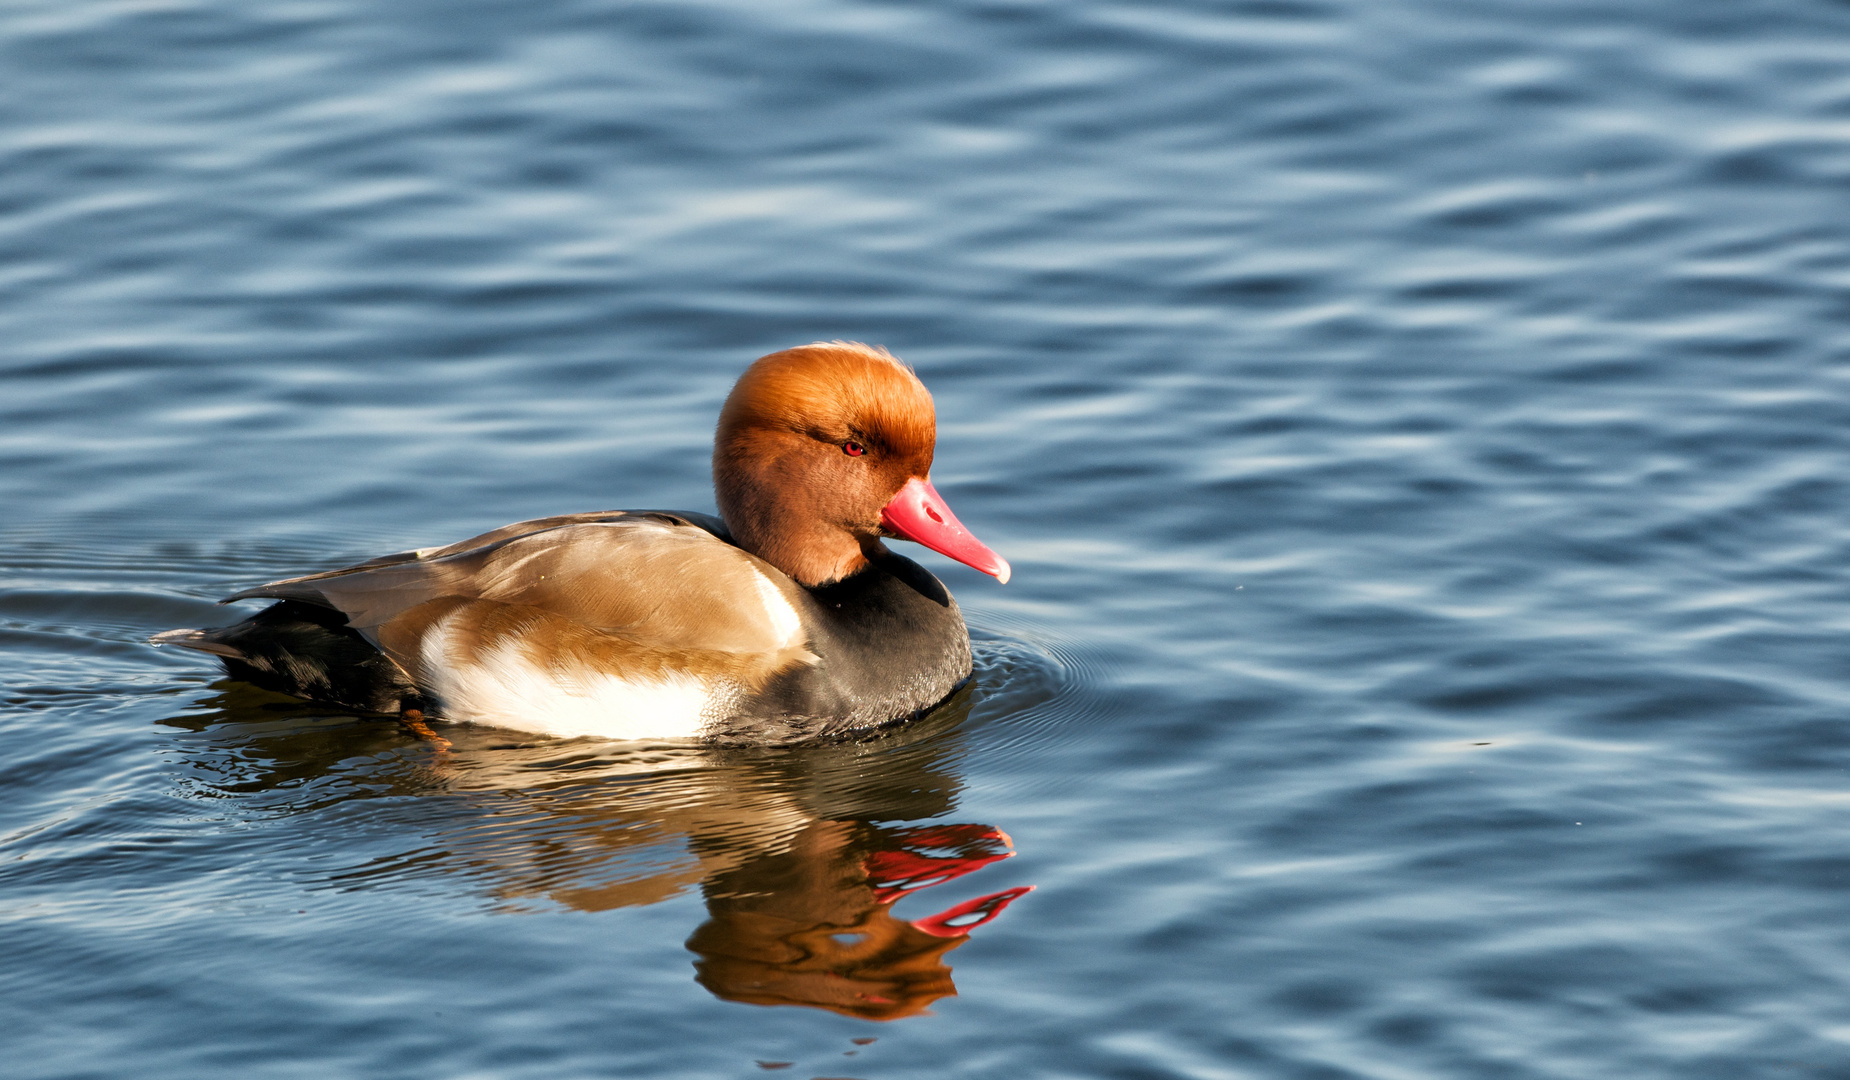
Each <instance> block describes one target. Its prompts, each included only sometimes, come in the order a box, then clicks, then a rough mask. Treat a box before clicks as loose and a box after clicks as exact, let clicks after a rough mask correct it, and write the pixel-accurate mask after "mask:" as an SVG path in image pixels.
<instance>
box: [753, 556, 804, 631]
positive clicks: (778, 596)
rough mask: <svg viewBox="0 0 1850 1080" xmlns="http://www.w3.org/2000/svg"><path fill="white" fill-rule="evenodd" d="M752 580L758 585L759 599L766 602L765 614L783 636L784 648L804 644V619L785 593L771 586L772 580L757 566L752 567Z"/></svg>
mask: <svg viewBox="0 0 1850 1080" xmlns="http://www.w3.org/2000/svg"><path fill="white" fill-rule="evenodd" d="M752 580H753V581H754V582H756V583H757V585H758V598H759V599H760V600H762V601H764V613H765V614H766V615H769V616H770V617H771V625H772V627H774V628H775V629H776V630H777V632H778V633H779V634H781V635H783V643H782V647H783V648H786V649H791V648H795V647H796V646H798V645H801V644H803V618H802V616H800V615H798V614H797V609H796V608H795V607H794V606H792V605H791V603H790V600H789V599H788V598H787V597H785V596H784V594H783V591H782V590H780V589H779V588H778V587H777V586H776V585H773V584H771V579H770V578H768V577H765V576H764V574H763V572H761V571H760V570H759V569H758V568H757V567H755V566H754V567H752Z"/></svg>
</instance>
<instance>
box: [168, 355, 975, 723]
mask: <svg viewBox="0 0 1850 1080" xmlns="http://www.w3.org/2000/svg"><path fill="white" fill-rule="evenodd" d="M936 444H937V414H936V411H935V407H934V404H933V401H932V397H931V394H930V392H929V391H928V390H926V388H925V384H924V383H923V382H921V381H920V380H919V378H918V375H917V374H916V373H915V372H914V371H913V369H912V368H911V367H909V366H908V365H906V364H905V363H904V362H902V361H901V360H899V359H898V358H897V357H895V356H894V355H892V354H891V353H890V352H888V351H887V350H886V349H884V348H881V347H876V346H869V345H865V344H862V343H859V342H851V341H832V342H816V343H814V344H810V345H803V346H799V347H796V348H791V349H785V350H782V351H780V352H774V353H771V354H769V355H767V356H764V357H761V358H759V359H758V360H757V361H755V362H753V363H752V364H751V365H750V366H749V367H747V368H746V370H745V372H744V373H743V374H742V375H741V376H740V377H739V379H738V381H737V383H735V384H734V386H733V388H732V391H731V393H730V394H728V395H727V397H726V399H725V402H724V404H723V405H722V406H721V408H720V413H719V421H718V425H717V428H716V430H715V434H714V442H713V490H714V497H715V502H716V504H717V507H718V510H719V513H718V515H711V514H706V513H699V512H693V511H681V510H674V511H665V510H607V511H596V512H591V513H578V514H564V515H558V516H554V517H544V518H537V519H534V520H531V521H521V522H517V523H515V524H512V525H505V526H502V527H501V528H498V529H493V530H490V531H488V532H485V533H482V534H480V535H478V536H472V537H470V538H468V539H466V540H462V541H459V542H456V543H452V544H446V545H443V546H439V547H427V548H419V549H417V550H414V551H405V552H399V553H397V554H391V555H384V556H381V557H378V558H374V559H369V560H367V561H365V562H361V563H358V564H356V565H353V566H348V567H344V568H342V569H338V570H329V571H325V572H321V573H313V574H306V575H303V576H300V577H292V578H285V579H283V580H280V581H272V582H269V583H268V584H264V585H258V586H255V587H253V588H248V589H244V590H242V591H240V592H236V593H233V594H232V595H231V596H228V597H226V598H225V599H224V600H223V601H221V603H232V602H234V601H240V600H258V599H267V600H274V601H276V603H274V604H272V605H271V606H269V607H267V608H265V609H263V610H261V611H259V612H257V613H256V614H254V615H252V616H251V617H250V618H247V619H245V620H243V621H242V622H238V623H234V624H232V625H229V626H224V627H218V628H214V629H183V630H170V631H167V632H165V633H162V634H157V635H155V636H154V637H153V638H152V639H151V641H152V642H153V643H154V644H157V645H176V646H181V647H184V648H188V649H194V650H198V651H200V652H204V653H207V654H211V655H214V656H216V657H217V658H218V659H219V660H220V662H221V663H222V664H223V666H224V668H225V671H226V673H227V674H228V675H230V676H231V677H232V678H234V679H237V680H241V681H244V682H248V683H252V684H254V685H256V686H258V687H261V688H263V689H266V690H272V691H278V692H281V693H283V694H288V695H291V696H294V697H298V698H302V699H305V700H307V701H310V702H314V703H317V704H320V705H324V706H331V707H334V708H337V709H340V710H344V711H350V712H356V713H362V714H376V713H384V714H394V713H396V714H398V716H399V718H400V719H401V720H403V721H405V722H407V723H408V724H411V725H412V726H413V728H414V730H419V731H420V733H422V734H424V735H425V736H426V737H432V738H436V736H434V735H433V734H432V733H431V731H430V729H429V727H428V723H427V719H428V720H441V721H445V722H454V723H469V724H482V725H491V726H494V727H500V728H510V729H514V730H517V731H522V732H527V733H530V734H534V735H540V736H545V737H552V738H578V737H594V738H600V739H618V740H678V739H694V740H700V741H703V742H709V743H720V744H760V745H775V744H784V743H791V742H800V741H804V740H812V739H829V738H833V737H840V736H852V735H855V734H857V733H861V732H867V731H872V730H876V729H880V728H884V727H887V726H889V725H893V724H896V723H900V722H903V721H906V720H908V719H912V718H915V717H918V716H921V715H923V714H925V713H926V712H929V711H930V710H931V709H932V708H933V707H934V706H936V705H938V704H940V703H941V702H943V701H944V700H945V699H946V698H948V697H949V696H951V695H952V694H953V693H955V692H956V691H957V689H958V688H959V687H961V686H962V685H963V684H964V683H965V682H966V681H967V680H968V679H969V678H970V674H971V670H972V660H971V652H970V635H969V630H968V628H967V627H966V625H965V623H964V619H963V614H962V612H961V610H960V609H959V608H958V606H957V601H956V600H955V599H953V598H952V596H951V594H950V592H949V590H947V589H946V588H945V587H944V584H943V583H942V582H940V581H939V580H938V579H937V578H936V577H935V576H934V575H933V574H931V572H930V571H928V570H926V569H925V568H924V567H922V566H920V565H919V564H918V563H916V562H914V561H912V560H911V559H908V558H906V557H905V556H903V555H901V554H898V553H897V552H894V551H893V550H891V549H890V548H888V547H887V544H886V541H888V540H907V541H911V542H913V543H917V544H920V545H922V546H924V547H927V548H930V549H931V550H933V551H936V552H938V553H940V554H942V555H945V556H948V557H949V558H951V559H954V560H956V561H958V562H960V563H963V564H965V565H967V566H970V567H973V568H974V569H976V570H979V571H981V572H983V573H985V574H988V575H991V576H992V577H994V578H995V579H996V580H997V581H998V582H1000V583H1004V584H1006V583H1007V582H1008V580H1009V576H1010V567H1009V564H1008V562H1007V561H1006V560H1004V559H1003V558H1002V556H1000V555H998V554H996V553H995V552H994V551H992V550H991V549H990V548H989V547H988V546H987V545H985V544H984V543H982V542H981V541H980V540H978V539H977V538H976V537H975V536H974V535H972V534H971V532H970V531H969V530H968V529H966V528H965V527H964V526H963V524H962V523H961V522H959V521H958V519H957V516H956V515H955V514H953V513H952V512H951V508H950V506H949V505H948V504H947V503H946V502H945V500H944V498H943V496H941V495H939V493H938V491H937V489H936V488H934V487H933V486H932V482H931V466H932V457H933V453H934V451H935V449H936ZM438 741H442V740H441V739H440V738H439V739H438Z"/></svg>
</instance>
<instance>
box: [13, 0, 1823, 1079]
mask: <svg viewBox="0 0 1850 1080" xmlns="http://www.w3.org/2000/svg"><path fill="white" fill-rule="evenodd" d="M0 70H4V71H5V72H6V77H5V78H4V79H0V343H3V344H0V508H3V510H0V740H3V741H0V975H3V976H4V977H3V978H0V1074H4V1075H5V1076H6V1077H8V1078H9V1080H10V1078H14V1077H18V1078H54V1077H55V1078H79V1077H84V1078H88V1077H118V1076H134V1077H137V1078H166V1077H173V1078H188V1080H193V1078H197V1077H201V1076H237V1077H241V1078H243V1077H262V1078H270V1077H302V1078H316V1080H319V1078H324V1077H329V1076H352V1077H379V1078H425V1077H430V1078H455V1077H497V1078H500V1077H507V1078H522V1080H525V1078H542V1077H543V1078H555V1077H556V1078H582V1077H603V1076H611V1077H616V1076H623V1077H651V1078H656V1077H661V1078H674V1077H688V1078H696V1077H698V1078H707V1077H728V1076H737V1077H749V1076H761V1075H777V1076H797V1077H815V1076H826V1077H840V1076H852V1077H856V1078H861V1080H876V1078H880V1080H898V1078H939V1077H947V1076H957V1077H985V1078H986V1077H995V1078H1010V1080H1015V1078H1035V1077H1049V1078H1052V1077H1062V1078H1064V1077H1101V1078H1105V1077H1109V1078H1124V1080H1154V1078H1165V1080H1167V1078H1212V1080H1222V1078H1237V1080H1250V1078H1267V1080H1272V1078H1279V1080H1287V1078H1288V1080H1338V1078H1344V1080H1346V1078H1370V1080H1375V1078H1379V1080H1403V1078H1415V1077H1417V1078H1434V1077H1447V1078H1453V1077H1456V1078H1498V1080H1503V1078H1510V1080H1531V1078H1534V1080H1541V1078H1583V1077H1626V1078H1651V1077H1664V1078H1672V1077H1674V1078H1677V1080H1690V1078H1717V1080H1724V1078H1725V1080H1739V1078H1744V1077H1754V1078H1760V1077H1771V1078H1781V1077H1803V1078H1817V1077H1850V929H1847V927H1850V920H1847V913H1850V645H1846V641H1845V631H1846V630H1850V569H1847V568H1850V529H1847V528H1846V525H1845V513H1846V507H1847V506H1850V501H1847V499H1846V496H1847V495H1850V487H1847V486H1846V485H1847V484H1850V479H1847V478H1850V337H1847V336H1846V332H1845V328H1846V325H1847V321H1850V6H1846V5H1845V4H1843V3H1838V2H1826V0H1777V2H1775V0H1726V2H1723V0H1635V2H1631V3H1625V4H1592V3H1580V2H1552V0H1529V2H1525V3H1520V4H1518V3H1504V4H1496V3H1489V2H1484V0H1367V2H1365V0H1247V2H1233V3H1208V2H1184V0H1084V2H1080V0H1073V2H1066V3H1045V2H1035V0H1002V2H953V3H943V4H934V5H921V4H899V3H893V2H890V0H879V2H874V0H859V2H847V0H839V2H838V0H811V2H791V3H780V4H762V3H760V4H747V3H739V2H736V0H712V2H708V3H654V4H635V3H622V4H620V3H612V2H608V0H603V2H600V0H581V2H573V0H540V2H534V3H524V4H511V3H482V2H474V0H445V2H443V3H432V2H419V0H404V2H394V3H389V4H366V3H359V2H357V0H301V2H288V0H283V2H276V3H266V4H248V3H232V2H229V0H146V2H140V0H118V2H101V0H15V2H13V3H10V4H8V5H6V6H5V7H4V8H0ZM819 338H821V339H832V338H849V339H858V340H865V341H871V342H877V343H881V344H884V345H887V346H888V347H890V348H892V349H893V350H894V351H895V352H897V353H898V354H899V355H901V356H903V357H904V358H906V359H907V360H908V361H910V362H911V363H913V364H914V365H916V367H917V369H918V370H919V372H920V374H921V375H922V377H923V378H924V380H925V381H926V383H927V384H928V385H929V386H930V387H931V388H932V390H933V391H934V393H935V394H936V396H937V401H938V411H939V417H940V423H941V427H940V440H939V449H938V457H937V467H936V470H935V473H934V479H935V480H936V483H937V487H938V488H939V490H940V491H942V492H943V493H944V494H945V496H946V498H947V499H948V500H949V501H950V503H951V505H952V506H953V507H954V508H955V509H956V511H957V513H958V515H959V516H960V517H961V518H962V520H963V521H964V522H965V523H966V524H967V525H969V526H970V527H971V528H972V529H973V530H974V531H975V532H976V533H977V535H979V536H980V537H982V538H983V539H984V540H986V541H987V542H988V543H989V544H990V545H991V546H993V547H994V548H996V549H997V550H998V551H1000V552H1001V553H1002V554H1003V555H1005V556H1006V557H1007V558H1008V559H1010V560H1011V561H1012V562H1013V563H1014V566H1015V579H1014V580H1013V581H1011V582H1010V583H1009V584H1008V585H1007V586H999V585H997V584H996V583H995V582H994V581H992V580H990V579H988V578H985V577H982V576H981V575H979V574H977V573H975V572H974V571H970V570H967V569H966V568H963V567H961V566H957V565H955V564H951V563H949V562H947V561H946V560H943V559H940V558H937V557H936V556H934V555H931V554H929V553H917V554H918V555H919V557H920V558H921V560H922V561H924V562H926V563H927V564H928V565H929V566H930V567H931V568H932V569H933V570H934V571H935V572H937V573H939V574H940V576H941V577H942V578H943V579H944V580H945V582H946V583H947V584H948V585H949V586H950V587H951V589H952V590H953V591H954V592H955V593H956V594H957V597H958V600H959V602H960V603H961V604H962V605H963V607H964V609H965V611H966V612H967V614H968V616H969V618H970V621H971V622H972V624H973V627H974V630H975V635H976V638H977V643H976V644H977V653H978V671H977V677H976V679H975V682H974V684H973V685H972V687H971V688H970V689H969V690H968V691H967V692H966V693H965V694H963V695H961V696H960V697H958V698H956V699H954V700H953V701H952V702H950V703H949V704H948V705H947V706H946V707H945V708H944V709H943V710H941V711H940V712H939V713H938V714H936V715H934V716H933V717H931V718H929V719H928V720H926V721H924V722H922V723H921V724H919V725H918V726H916V727H914V728H912V729H910V730H907V731H905V732H902V733H898V734H895V735H892V736H890V737H888V738H884V739H880V740H875V741H873V742H869V743H863V744H855V745H849V746H836V747H822V748H809V749H796V750H781V751H724V752H722V751H716V750H700V749H698V748H687V747H647V746H643V747H638V746H626V745H622V744H599V743H589V742H574V743H546V742H544V741H534V740H531V739H527V738H524V737H519V736H516V735H514V734H512V733H508V732H498V731H494V730H492V729H471V730H451V731H450V732H448V734H450V735H451V737H452V738H453V739H454V740H455V742H456V746H455V748H454V749H453V750H452V751H450V752H449V753H447V754H445V753H442V752H439V751H437V750H436V749H434V748H433V747H432V745H431V744H428V743H424V742H420V741H419V740H417V739H416V738H414V737H412V736H411V735H410V734H408V733H406V732H404V731H402V730H400V729H398V728H397V727H396V726H395V725H393V724H391V723H389V722H386V723H382V722H380V721H377V720H367V719H361V718H355V717H349V716H341V715H333V714H328V713H326V712H324V711H318V710H316V709H314V708H311V707H308V706H304V705H300V704H296V703H292V702H290V701H289V700H287V699H283V698H278V697H274V696H271V695H268V694H264V693H262V692H260V691H256V690H254V689H251V688H249V687H245V686H241V685H239V684H235V683H231V682H228V681H224V680H223V679H222V678H221V677H220V675H219V674H218V673H217V672H216V671H215V670H214V669H213V667H212V665H211V664H210V663H209V662H208V661H207V660H206V659H205V658H202V657H200V656H198V655H196V654H189V653H184V652H181V651H178V650H173V649H162V650H157V649H154V648H151V647H149V646H148V645H146V644H145V643H144V641H145V638H146V637H147V635H149V634H150V633H153V632H155V631H159V630H164V629H168V628H171V627H178V626H197V625H212V624H214V623H217V622H222V621H228V620H229V619H231V618H233V617H235V616H234V615H233V614H232V613H231V612H230V611H228V610H227V609H223V608H218V607H216V606H215V605H214V603H213V601H214V600H216V599H217V598H218V597H220V596H222V595H225V594H226V593H229V592H232V591H235V590H236V589H238V588H241V587H243V586H246V585H249V584H252V583H255V582H259V581H264V580H268V579H272V578H276V577H280V576H284V575H288V574H293V573H300V572H306V571H310V570H315V569H321V568H326V567H331V566H335V565H340V564H342V563H345V562H350V561H353V560H355V559H358V558H363V557H366V556H370V555H374V554H378V553H381V552H386V551H394V550H400V549H403V548H406V547H411V546H418V545H424V544H432V543H443V542H448V541H451V540H455V539H458V538H461V537H463V536H467V535H471V534H473V533H475V532H479V531H482V530H484V529H487V528H491V527H494V526H497V525H500V524H503V523H506V522H510V521H514V520H518V519H521V518H527V517H534V516H539V515H543V514H552V513H562V512H570V511H580V510H593V509H601V508H606V507H620V506H663V507H682V508H687V509H691V510H704V509H710V508H711V505H712V503H711V494H710V490H709V487H708V477H707V467H708V458H707V454H708V448H709V439H710V434H711V430H712V422H713V419H714V416H715V414H716V411H717V408H718V405H719V402H720V400H721V399H722V397H723V396H724V394H725V391H726V389H727V388H728V387H729V385H730V383H731V381H732V379H733V378H734V377H736V375H737V374H738V372H739V371H740V370H741V369H742V368H743V367H744V366H745V365H746V364H747V363H749V362H750V361H751V360H752V359H753V358H755V357H756V356H758V355H760V354H763V353H766V352H769V351H772V350H774V349H777V348H782V347H785V346H788V345H792V344H797V343H801V342H806V341H810V340H815V339H819ZM1010 850H1012V851H1013V852H1014V855H1013V856H1012V857H1008V858H1003V857H1001V856H1003V855H1006V854H1007V853H1008V852H1009V851H1010ZM953 857H955V858H960V859H965V860H966V861H965V862H964V863H961V864H959V865H960V866H961V867H962V869H964V870H965V871H966V872H964V873H962V874H960V875H958V876H955V877H952V878H949V879H946V880H943V881H941V882H939V883H938V884H935V885H931V886H929V887H926V888H922V889H920V890H919V891H917V892H916V893H914V894H912V895H907V896H905V897H904V898H903V899H899V900H898V901H897V902H896V903H892V902H890V897H888V899H886V900H882V899H881V897H879V896H876V895H875V894H874V891H873V886H871V885H870V884H869V880H870V879H869V877H868V874H867V873H865V872H864V871H865V869H866V868H867V867H870V866H890V865H898V864H897V863H896V862H894V860H903V859H905V858H922V859H926V860H931V859H951V858H953ZM882 860H886V861H885V862H882ZM1027 886H1033V887H1034V891H1032V892H1029V893H1026V894H1025V895H1019V896H1017V898H1016V899H1014V901H1013V903H1012V904H1010V905H1009V906H1007V907H1006V909H1003V910H1000V912H999V913H996V914H995V915H994V918H993V919H991V920H990V921H989V922H987V923H984V924H982V925H980V926H975V927H974V928H972V929H969V931H968V933H967V934H961V935H959V934H953V935H952V936H949V937H932V936H930V935H922V932H920V931H918V930H917V929H916V927H915V925H914V924H916V923H918V922H920V921H922V920H925V919H926V917H927V916H930V915H933V914H935V913H938V912H942V911H945V910H948V909H953V908H955V907H956V906H957V905H959V904H962V903H964V902H967V901H972V900H976V899H979V898H982V897H991V896H994V895H996V894H1002V893H1006V892H1008V891H1010V890H1016V889H1019V888H1023V887H1027ZM844 928H846V929H844ZM857 934H861V935H872V936H871V937H862V938H856V936H855V935H857ZM882 935H885V936H882ZM876 940H877V941H882V942H887V943H888V944H889V945H891V950H890V951H889V952H887V953H881V954H880V955H879V956H877V957H874V958H872V959H869V960H866V962H862V961H859V960H856V961H853V962H849V961H847V960H842V957H843V956H847V954H848V953H851V952H853V950H854V949H855V948H858V947H859V946H857V945H856V944H855V942H856V941H876ZM793 943H794V944H793ZM894 943H896V944H894ZM947 943H948V944H949V947H948V948H945V947H944V946H945V945H946V944H947ZM799 945H801V947H800V948H799V947H798V946H799ZM882 947H883V948H885V947H887V946H882ZM806 949H807V950H809V951H807V952H805V951H804V950H806ZM934 949H936V950H937V951H935V952H934V951H933V950H934ZM780 950H781V951H780ZM832 950H839V955H838V953H837V952H836V951H832ZM838 961H839V962H838ZM806 964H807V965H808V966H807V967H806V966H805V965H806ZM875 998H880V999H883V1000H885V1001H886V1002H887V1004H886V1005H881V1004H879V1003H878V1002H875V1001H874V999H875ZM773 1001H781V1002H784V1003H783V1004H772V1003H770V1002H773ZM870 1002H871V1004H870ZM856 1009H859V1010H860V1011H859V1012H856ZM882 1010H885V1012H884V1014H882V1015H884V1019H883V1018H881V1017H880V1016H875V1017H873V1018H869V1013H875V1014H880V1013H882ZM869 1039H872V1040H873V1041H872V1042H868V1041H866V1040H869ZM855 1040H861V1041H860V1042H857V1041H855ZM761 1063H763V1064H761ZM786 1063H787V1064H786ZM771 1066H778V1068H775V1069H770V1071H767V1069H768V1068H770V1067H771Z"/></svg>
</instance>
